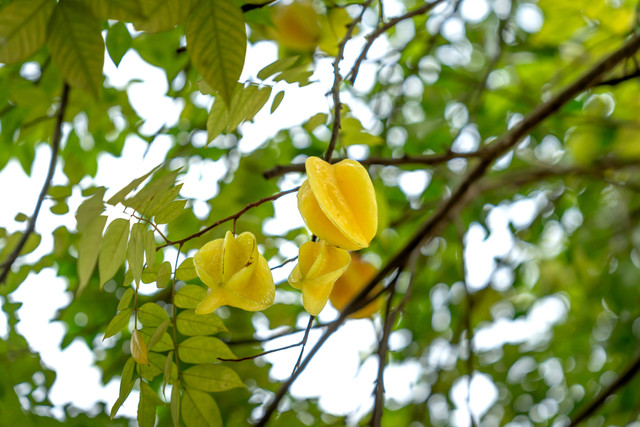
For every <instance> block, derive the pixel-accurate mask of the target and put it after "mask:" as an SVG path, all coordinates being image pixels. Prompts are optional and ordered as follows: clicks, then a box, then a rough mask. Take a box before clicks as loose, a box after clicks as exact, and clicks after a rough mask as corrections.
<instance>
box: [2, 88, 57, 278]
mask: <svg viewBox="0 0 640 427" xmlns="http://www.w3.org/2000/svg"><path fill="white" fill-rule="evenodd" d="M68 100H69V85H68V84H66V83H65V84H64V86H63V88H62V96H61V98H60V107H58V113H57V114H56V127H55V129H54V131H53V138H52V140H51V161H50V162H49V171H48V172H47V177H46V178H45V181H44V184H43V186H42V190H41V191H40V196H38V201H37V202H36V207H35V209H34V210H33V214H32V215H31V218H29V224H28V225H27V229H26V230H25V232H24V233H23V234H22V237H21V238H20V241H19V242H18V244H17V245H16V247H15V248H14V249H13V252H11V254H9V256H8V257H7V259H6V260H5V261H4V262H3V263H2V265H1V267H2V273H0V285H1V284H3V283H4V282H5V280H6V279H7V276H8V275H9V272H10V271H11V267H12V266H13V263H14V262H15V261H16V259H18V257H19V256H20V251H22V248H23V247H24V245H25V244H26V243H27V239H28V238H29V236H30V235H31V233H33V231H34V230H35V227H36V220H37V219H38V214H39V213H40V208H41V207H42V202H43V201H44V199H45V197H46V196H47V192H48V191H49V186H50V185H51V180H52V179H53V174H54V172H55V170H56V164H57V162H58V150H59V148H60V140H61V139H62V123H63V121H64V113H65V111H66V110H67V102H68Z"/></svg>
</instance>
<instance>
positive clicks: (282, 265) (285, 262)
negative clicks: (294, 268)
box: [271, 255, 298, 271]
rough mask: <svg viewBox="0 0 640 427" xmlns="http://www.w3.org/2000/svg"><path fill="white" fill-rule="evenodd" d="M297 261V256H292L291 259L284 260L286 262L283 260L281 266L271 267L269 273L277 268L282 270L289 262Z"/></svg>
mask: <svg viewBox="0 0 640 427" xmlns="http://www.w3.org/2000/svg"><path fill="white" fill-rule="evenodd" d="M297 259H298V256H297V255H296V256H294V257H293V258H289V259H286V260H284V261H283V262H282V264H278V265H276V266H275V267H271V271H273V270H275V269H278V268H282V267H284V266H285V265H287V264H289V263H290V262H293V261H295V260H297Z"/></svg>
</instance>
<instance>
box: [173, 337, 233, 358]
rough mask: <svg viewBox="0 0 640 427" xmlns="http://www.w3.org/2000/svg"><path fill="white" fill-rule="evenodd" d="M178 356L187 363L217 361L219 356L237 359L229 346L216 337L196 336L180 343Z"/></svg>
mask: <svg viewBox="0 0 640 427" xmlns="http://www.w3.org/2000/svg"><path fill="white" fill-rule="evenodd" d="M178 357H179V358H180V360H182V361H183V362H187V363H194V364H200V363H217V362H219V360H218V358H219V357H220V358H223V359H235V358H236V356H235V354H233V352H232V351H231V350H230V349H229V347H228V346H227V345H226V344H225V343H224V342H222V341H221V340H219V339H218V338H216V337H204V336H196V337H191V338H187V339H186V340H184V341H182V342H181V343H180V351H179V352H178Z"/></svg>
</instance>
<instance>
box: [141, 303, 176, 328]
mask: <svg viewBox="0 0 640 427" xmlns="http://www.w3.org/2000/svg"><path fill="white" fill-rule="evenodd" d="M168 319H169V315H168V314H167V312H166V311H164V310H163V309H162V307H160V306H159V305H158V304H156V303H154V302H148V303H146V304H145V305H143V306H142V307H140V308H138V320H140V323H142V324H143V325H144V326H160V325H161V324H162V323H163V322H165V321H166V320H168Z"/></svg>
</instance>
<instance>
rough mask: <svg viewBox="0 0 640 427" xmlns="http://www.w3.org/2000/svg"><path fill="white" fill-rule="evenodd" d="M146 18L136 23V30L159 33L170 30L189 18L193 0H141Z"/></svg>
mask: <svg viewBox="0 0 640 427" xmlns="http://www.w3.org/2000/svg"><path fill="white" fill-rule="evenodd" d="M139 1H140V5H141V6H142V13H143V14H144V16H145V17H146V18H145V19H144V20H141V21H138V22H136V23H135V27H136V30H138V31H146V32H149V33H157V32H160V31H166V30H170V29H171V28H173V27H175V26H176V25H180V24H182V23H183V22H184V20H185V19H187V16H188V15H189V12H190V11H191V8H192V7H193V3H194V1H193V0H139Z"/></svg>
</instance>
